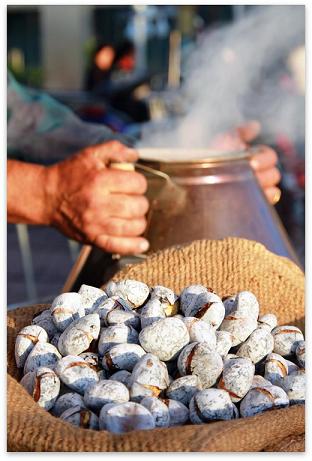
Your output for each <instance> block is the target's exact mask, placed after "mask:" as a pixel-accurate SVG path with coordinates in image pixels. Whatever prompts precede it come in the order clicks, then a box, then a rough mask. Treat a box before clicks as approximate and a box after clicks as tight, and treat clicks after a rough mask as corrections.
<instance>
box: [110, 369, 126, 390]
mask: <svg viewBox="0 0 312 461" xmlns="http://www.w3.org/2000/svg"><path fill="white" fill-rule="evenodd" d="M130 377H131V373H130V371H127V370H120V371H116V373H113V374H112V375H111V377H110V378H109V379H111V380H113V381H119V382H120V383H122V384H124V385H125V386H126V387H128V386H129V383H130Z"/></svg>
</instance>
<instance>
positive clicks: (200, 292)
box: [180, 285, 225, 330]
mask: <svg viewBox="0 0 312 461" xmlns="http://www.w3.org/2000/svg"><path fill="white" fill-rule="evenodd" d="M180 300H181V301H180V302H181V310H182V312H183V313H184V315H185V316H186V317H196V318H199V319H201V320H203V321H205V322H207V323H209V324H210V325H211V326H212V327H213V328H214V329H215V330H216V329H217V328H218V327H219V326H220V324H221V322H222V320H223V318H224V315H225V309H224V305H223V303H222V301H221V298H219V296H218V295H216V293H213V292H211V291H209V290H208V289H207V288H205V287H203V286H201V285H192V286H190V287H187V288H186V289H185V290H183V291H182V293H181V298H180Z"/></svg>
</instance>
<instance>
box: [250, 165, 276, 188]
mask: <svg viewBox="0 0 312 461" xmlns="http://www.w3.org/2000/svg"><path fill="white" fill-rule="evenodd" d="M256 177H257V179H258V181H259V183H260V185H261V186H262V187H263V188H265V187H273V186H276V184H278V183H279V182H280V180H281V173H280V172H279V170H278V169H277V168H271V169H270V170H265V171H257V172H256Z"/></svg>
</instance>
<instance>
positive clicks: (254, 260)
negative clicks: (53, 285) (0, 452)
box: [7, 238, 304, 452]
mask: <svg viewBox="0 0 312 461" xmlns="http://www.w3.org/2000/svg"><path fill="white" fill-rule="evenodd" d="M122 278H135V279H138V280H142V281H144V282H146V283H148V284H149V285H153V284H164V285H167V286H169V287H171V288H173V289H174V290H175V291H177V292H179V291H180V290H181V289H182V288H183V287H185V286H187V285H190V284H192V283H201V284H204V285H207V286H209V287H213V289H214V290H215V291H216V292H217V293H218V294H220V295H221V296H224V295H226V294H231V293H234V292H237V291H239V290H250V291H252V292H254V293H255V294H256V296H257V297H258V299H259V301H260V308H261V312H263V313H264V312H275V313H276V314H277V315H278V318H279V323H281V324H285V323H291V324H296V325H298V326H300V327H301V328H303V325H304V323H303V322H304V276H303V273H302V272H301V270H300V269H299V268H298V267H297V266H296V265H295V264H293V263H292V262H290V261H288V260H287V259H285V258H282V257H279V256H276V255H274V254H272V253H270V252H269V251H267V250H266V249H265V248H264V247H263V246H262V245H261V244H259V243H256V242H251V241H247V240H242V239H234V238H229V239H225V240H220V241H197V242H194V243H192V244H191V245H188V246H184V247H180V248H171V249H168V250H165V251H162V252H159V253H156V254H154V255H152V256H151V257H149V258H148V259H147V260H146V261H144V262H143V263H142V264H139V265H136V266H132V267H131V266H130V267H128V268H125V269H124V270H123V271H121V272H120V273H118V274H117V275H116V276H115V277H114V279H115V280H119V279H122ZM47 307H48V306H44V305H37V306H32V307H29V308H23V309H18V310H17V311H13V312H10V313H9V314H8V373H9V375H8V419H7V422H8V431H7V434H8V450H9V451H81V452H82V451H119V452H123V451H125V452H126V451H137V452H142V451H145V452H146V451H169V452H177V451H186V452H187V451H195V452H197V451H218V452H219V451H223V452H229V451H248V452H249V451H304V406H301V405H295V406H292V407H290V408H287V409H281V410H274V411H269V412H266V413H264V414H261V415H257V416H254V417H252V418H246V419H239V420H235V421H227V422H222V421H220V422H215V423H210V424H204V425H201V426H193V425H186V426H182V427H173V428H169V429H154V430H152V431H137V432H132V433H128V434H123V435H114V434H110V433H108V432H106V431H102V432H96V431H91V430H86V429H79V428H75V427H73V426H71V425H70V424H68V423H65V422H63V421H61V420H60V419H57V418H55V417H53V416H51V415H50V414H49V413H47V412H46V411H44V410H42V409H40V408H39V407H38V405H37V404H36V403H35V402H34V401H33V400H32V398H31V397H30V396H29V395H28V394H27V393H26V391H25V390H24V389H23V388H22V386H21V385H20V384H18V382H17V379H19V373H18V370H17V369H16V367H15V363H14V341H15V337H16V334H17V332H18V331H19V330H20V329H21V328H22V327H23V326H25V325H27V324H29V323H30V322H31V319H32V317H33V315H34V313H35V312H38V311H40V310H42V309H44V308H47Z"/></svg>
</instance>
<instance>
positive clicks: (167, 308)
mask: <svg viewBox="0 0 312 461" xmlns="http://www.w3.org/2000/svg"><path fill="white" fill-rule="evenodd" d="M151 299H158V300H159V301H160V303H161V306H162V308H163V310H164V312H165V315H166V316H167V317H171V316H173V315H175V314H177V313H178V310H179V297H178V296H177V295H176V294H175V293H174V291H172V290H171V289H170V288H167V287H164V286H162V285H156V286H154V287H152V289H151Z"/></svg>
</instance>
